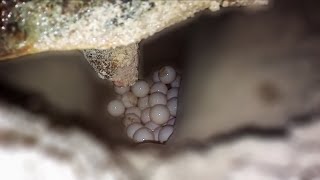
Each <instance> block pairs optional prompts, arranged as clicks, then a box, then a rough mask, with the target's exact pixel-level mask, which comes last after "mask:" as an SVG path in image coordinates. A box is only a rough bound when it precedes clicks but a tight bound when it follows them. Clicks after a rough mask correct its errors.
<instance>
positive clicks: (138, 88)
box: [131, 80, 150, 97]
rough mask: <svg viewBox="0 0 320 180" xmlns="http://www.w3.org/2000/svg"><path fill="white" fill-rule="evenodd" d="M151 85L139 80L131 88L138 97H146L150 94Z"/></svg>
mask: <svg viewBox="0 0 320 180" xmlns="http://www.w3.org/2000/svg"><path fill="white" fill-rule="evenodd" d="M149 90H150V88H149V84H148V83H147V82H146V81H142V80H139V81H137V82H136V83H135V84H134V85H133V86H131V91H132V93H133V94H134V95H135V96H137V97H145V96H146V95H147V94H148V93H149Z"/></svg>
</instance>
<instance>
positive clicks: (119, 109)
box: [107, 99, 125, 117]
mask: <svg viewBox="0 0 320 180" xmlns="http://www.w3.org/2000/svg"><path fill="white" fill-rule="evenodd" d="M107 110H108V113H109V114H110V115H111V116H114V117H118V116H121V115H122V114H123V113H124V111H125V106H124V104H123V103H122V102H121V101H120V100H117V99H116V100H112V101H110V102H109V104H108V106H107Z"/></svg>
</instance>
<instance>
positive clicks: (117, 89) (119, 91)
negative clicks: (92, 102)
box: [114, 86, 130, 95]
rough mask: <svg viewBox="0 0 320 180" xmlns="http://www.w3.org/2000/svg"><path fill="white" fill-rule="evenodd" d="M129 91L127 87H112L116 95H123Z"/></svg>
mask: <svg viewBox="0 0 320 180" xmlns="http://www.w3.org/2000/svg"><path fill="white" fill-rule="evenodd" d="M129 90H130V87H129V86H127V87H124V86H114V91H115V92H116V93H117V94H120V95H122V94H124V93H126V92H128V91H129Z"/></svg>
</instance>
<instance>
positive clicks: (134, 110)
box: [124, 106, 141, 118]
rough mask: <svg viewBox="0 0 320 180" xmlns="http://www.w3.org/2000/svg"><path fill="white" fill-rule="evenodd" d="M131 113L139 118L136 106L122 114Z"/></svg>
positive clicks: (138, 110)
mask: <svg viewBox="0 0 320 180" xmlns="http://www.w3.org/2000/svg"><path fill="white" fill-rule="evenodd" d="M131 113H132V114H135V115H137V116H138V117H139V118H140V117H141V110H140V109H139V108H138V107H136V106H133V107H129V108H127V109H126V111H125V113H124V114H131Z"/></svg>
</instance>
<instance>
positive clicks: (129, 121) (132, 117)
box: [122, 113, 140, 127]
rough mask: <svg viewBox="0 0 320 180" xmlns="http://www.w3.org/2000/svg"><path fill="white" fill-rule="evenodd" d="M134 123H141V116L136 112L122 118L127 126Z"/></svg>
mask: <svg viewBox="0 0 320 180" xmlns="http://www.w3.org/2000/svg"><path fill="white" fill-rule="evenodd" d="M132 123H140V118H139V117H138V116H137V115H135V114H132V113H130V114H126V115H125V116H124V118H123V119H122V124H123V125H124V126H125V127H127V126H129V125H130V124H132Z"/></svg>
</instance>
